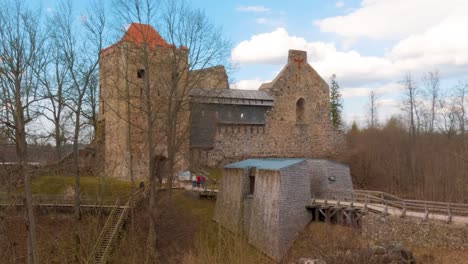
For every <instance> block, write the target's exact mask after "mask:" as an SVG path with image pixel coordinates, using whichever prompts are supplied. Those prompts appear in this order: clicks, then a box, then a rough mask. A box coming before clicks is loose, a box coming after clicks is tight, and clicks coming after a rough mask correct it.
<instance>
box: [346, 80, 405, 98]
mask: <svg viewBox="0 0 468 264" xmlns="http://www.w3.org/2000/svg"><path fill="white" fill-rule="evenodd" d="M372 90H374V91H375V93H376V94H377V95H378V96H383V95H385V94H389V93H395V92H399V91H401V90H403V86H402V85H401V84H399V83H397V82H390V83H387V84H384V85H380V86H373V87H351V88H344V89H341V95H342V96H343V98H351V97H369V95H370V92H371V91H372Z"/></svg>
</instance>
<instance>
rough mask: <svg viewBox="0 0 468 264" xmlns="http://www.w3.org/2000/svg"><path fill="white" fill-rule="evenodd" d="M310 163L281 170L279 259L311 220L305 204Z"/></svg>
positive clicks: (308, 199) (308, 185)
mask: <svg viewBox="0 0 468 264" xmlns="http://www.w3.org/2000/svg"><path fill="white" fill-rule="evenodd" d="M311 165H312V163H310V162H309V161H307V160H306V161H303V162H301V163H299V164H295V165H294V166H290V167H287V168H285V169H283V170H281V197H280V206H279V211H280V219H279V223H278V224H279V230H280V231H279V234H278V240H279V242H278V243H279V245H280V247H279V248H278V257H279V258H278V259H277V260H279V259H280V258H281V257H282V256H284V254H286V252H287V251H288V249H289V248H290V246H291V245H292V244H293V242H294V240H295V239H296V237H297V236H298V234H299V233H300V232H301V231H302V230H303V229H304V227H305V226H306V225H307V224H308V223H309V222H310V221H311V219H312V214H311V213H310V212H309V211H308V210H306V208H305V205H306V204H307V203H309V201H310V197H311V194H310V183H311V179H310V177H311V172H312V170H314V169H316V168H313V167H312V166H311Z"/></svg>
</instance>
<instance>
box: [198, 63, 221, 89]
mask: <svg viewBox="0 0 468 264" xmlns="http://www.w3.org/2000/svg"><path fill="white" fill-rule="evenodd" d="M190 73H191V74H192V76H191V78H192V79H193V80H194V81H195V83H196V84H195V85H194V86H195V87H196V88H207V89H213V88H215V89H229V82H228V76H227V74H226V70H225V69H224V67H223V66H214V67H210V68H206V69H201V70H194V71H191V72H190Z"/></svg>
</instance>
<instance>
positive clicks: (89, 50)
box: [53, 1, 106, 220]
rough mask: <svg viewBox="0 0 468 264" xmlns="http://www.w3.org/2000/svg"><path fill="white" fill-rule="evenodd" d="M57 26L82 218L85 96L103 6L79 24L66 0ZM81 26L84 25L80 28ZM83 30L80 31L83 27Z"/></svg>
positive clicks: (101, 26) (102, 21)
mask: <svg viewBox="0 0 468 264" xmlns="http://www.w3.org/2000/svg"><path fill="white" fill-rule="evenodd" d="M53 20H54V23H55V25H56V30H55V31H54V34H53V38H54V39H55V41H56V42H57V43H59V47H60V49H61V50H62V52H63V58H64V63H65V65H66V67H67V70H68V72H69V75H70V85H71V94H72V96H71V98H73V99H72V100H70V102H69V103H68V105H67V106H68V107H69V109H70V110H71V111H72V112H73V113H74V131H73V164H74V174H75V218H76V219H77V220H80V219H81V213H80V169H79V148H78V144H79V140H80V131H81V128H82V126H83V122H82V120H81V117H82V114H83V103H84V100H85V99H84V98H85V95H86V93H87V92H88V90H89V89H90V86H92V85H93V81H94V80H95V75H96V71H97V68H98V64H99V56H96V54H99V52H100V51H101V49H102V47H103V36H104V29H105V23H106V20H105V16H104V10H103V8H102V6H100V5H97V4H96V5H94V6H93V7H92V10H91V11H90V12H88V14H87V15H86V16H83V17H82V19H81V21H80V22H79V23H81V25H77V24H76V18H75V16H74V14H73V5H72V2H71V1H67V2H63V3H62V4H61V5H60V6H59V8H58V10H57V12H56V13H55V16H54V17H53ZM80 26H82V27H81V28H80ZM80 29H81V30H80Z"/></svg>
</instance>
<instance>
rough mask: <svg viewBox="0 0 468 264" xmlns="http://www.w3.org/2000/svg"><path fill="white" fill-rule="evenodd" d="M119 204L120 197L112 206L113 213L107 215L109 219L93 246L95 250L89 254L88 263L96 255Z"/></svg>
mask: <svg viewBox="0 0 468 264" xmlns="http://www.w3.org/2000/svg"><path fill="white" fill-rule="evenodd" d="M118 204H119V199H117V200H116V201H115V204H114V207H113V208H112V211H111V213H110V214H109V216H108V217H107V220H106V223H105V224H104V227H103V228H102V230H101V233H100V234H99V236H98V239H97V240H96V244H95V245H94V247H93V251H92V252H91V254H90V255H89V257H88V261H87V262H88V263H90V262H91V260H92V259H93V258H94V257H95V254H96V249H97V248H98V246H99V245H100V244H101V242H102V240H103V238H104V233H105V231H106V230H107V228H108V226H109V223H110V221H111V219H112V217H113V215H114V214H115V211H117V208H119V206H118Z"/></svg>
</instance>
